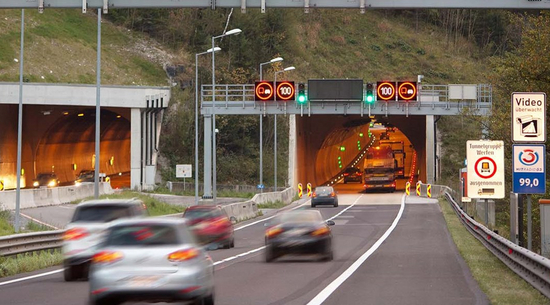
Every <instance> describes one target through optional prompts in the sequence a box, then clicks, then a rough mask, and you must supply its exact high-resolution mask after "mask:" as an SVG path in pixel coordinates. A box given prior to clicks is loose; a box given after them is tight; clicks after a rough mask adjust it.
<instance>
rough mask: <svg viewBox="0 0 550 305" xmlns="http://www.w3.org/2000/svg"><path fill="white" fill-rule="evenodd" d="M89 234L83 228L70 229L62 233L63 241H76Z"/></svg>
mask: <svg viewBox="0 0 550 305" xmlns="http://www.w3.org/2000/svg"><path fill="white" fill-rule="evenodd" d="M88 235H89V233H88V231H86V229H83V228H72V229H69V230H67V231H65V233H63V240H77V239H81V238H84V237H86V236H88Z"/></svg>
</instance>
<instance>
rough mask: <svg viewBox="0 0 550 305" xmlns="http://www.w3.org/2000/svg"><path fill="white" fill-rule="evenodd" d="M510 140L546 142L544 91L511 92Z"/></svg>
mask: <svg viewBox="0 0 550 305" xmlns="http://www.w3.org/2000/svg"><path fill="white" fill-rule="evenodd" d="M511 108H512V141H513V142H516V143H518V142H529V143H544V142H546V93H544V92H514V93H512V107H511Z"/></svg>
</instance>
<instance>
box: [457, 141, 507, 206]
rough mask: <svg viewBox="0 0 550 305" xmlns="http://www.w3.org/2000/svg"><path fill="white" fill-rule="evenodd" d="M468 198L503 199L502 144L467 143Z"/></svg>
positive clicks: (489, 142)
mask: <svg viewBox="0 0 550 305" xmlns="http://www.w3.org/2000/svg"><path fill="white" fill-rule="evenodd" d="M466 157H467V161H468V188H467V189H468V195H467V196H468V197H470V198H480V199H500V198H504V193H505V192H504V142H503V141H467V142H466Z"/></svg>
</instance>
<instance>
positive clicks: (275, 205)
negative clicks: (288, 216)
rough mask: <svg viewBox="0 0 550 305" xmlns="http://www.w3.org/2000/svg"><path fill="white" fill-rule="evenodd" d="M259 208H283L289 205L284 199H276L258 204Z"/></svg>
mask: <svg viewBox="0 0 550 305" xmlns="http://www.w3.org/2000/svg"><path fill="white" fill-rule="evenodd" d="M257 206H258V209H281V208H284V207H286V206H287V205H286V204H285V203H284V202H282V201H279V200H277V201H275V202H271V201H270V202H266V203H259V204H257Z"/></svg>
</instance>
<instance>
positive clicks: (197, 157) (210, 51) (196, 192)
mask: <svg viewBox="0 0 550 305" xmlns="http://www.w3.org/2000/svg"><path fill="white" fill-rule="evenodd" d="M212 51H214V52H218V51H221V48H219V47H215V48H214V49H208V50H206V52H202V53H197V54H195V205H198V204H199V55H204V54H208V53H212Z"/></svg>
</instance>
